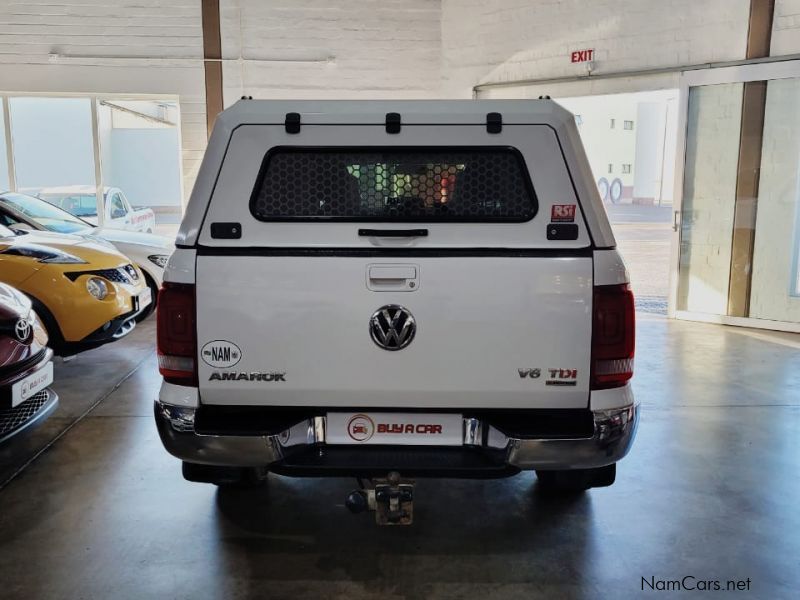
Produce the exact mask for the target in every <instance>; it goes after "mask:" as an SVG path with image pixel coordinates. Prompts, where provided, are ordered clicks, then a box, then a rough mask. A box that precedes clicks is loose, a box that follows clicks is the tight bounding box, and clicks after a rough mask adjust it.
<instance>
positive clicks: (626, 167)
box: [622, 163, 631, 174]
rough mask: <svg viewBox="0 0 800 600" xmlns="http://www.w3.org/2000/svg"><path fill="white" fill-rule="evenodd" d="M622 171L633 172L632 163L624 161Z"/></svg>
mask: <svg viewBox="0 0 800 600" xmlns="http://www.w3.org/2000/svg"><path fill="white" fill-rule="evenodd" d="M622 172H623V173H626V174H627V173H630V172H631V165H630V163H624V164H623V165H622Z"/></svg>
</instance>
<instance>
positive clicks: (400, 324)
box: [369, 304, 417, 350]
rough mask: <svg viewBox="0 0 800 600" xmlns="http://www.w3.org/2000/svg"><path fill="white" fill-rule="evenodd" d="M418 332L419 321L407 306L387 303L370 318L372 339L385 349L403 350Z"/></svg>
mask: <svg viewBox="0 0 800 600" xmlns="http://www.w3.org/2000/svg"><path fill="white" fill-rule="evenodd" d="M416 333H417V322H416V321H415V320H414V315H412V314H411V313H410V312H409V311H408V309H407V308H404V307H402V306H398V305H397V304H387V305H386V306H382V307H380V308H379V309H378V310H376V311H375V312H374V313H373V314H372V317H371V318H370V320H369V334H370V335H371V336H372V341H373V342H375V343H376V344H377V345H378V346H380V347H381V348H383V349H384V350H402V349H403V348H405V347H406V346H408V345H409V344H410V343H411V341H412V340H413V339H414V336H415V335H416Z"/></svg>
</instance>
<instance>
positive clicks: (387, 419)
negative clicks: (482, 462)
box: [325, 411, 464, 446]
mask: <svg viewBox="0 0 800 600" xmlns="http://www.w3.org/2000/svg"><path fill="white" fill-rule="evenodd" d="M326 421H327V422H326V430H325V439H326V443H328V444H354V445H374V444H383V445H400V446H462V445H463V443H464V419H463V417H462V415H460V414H453V413H389V412H373V411H365V412H348V413H340V412H329V413H328V414H327V418H326Z"/></svg>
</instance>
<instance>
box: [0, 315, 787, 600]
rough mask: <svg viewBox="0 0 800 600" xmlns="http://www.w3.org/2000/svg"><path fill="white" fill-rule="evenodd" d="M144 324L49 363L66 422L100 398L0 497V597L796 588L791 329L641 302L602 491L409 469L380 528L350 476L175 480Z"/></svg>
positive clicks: (627, 593)
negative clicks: (629, 375)
mask: <svg viewBox="0 0 800 600" xmlns="http://www.w3.org/2000/svg"><path fill="white" fill-rule="evenodd" d="M152 333H153V327H152V322H149V323H146V324H145V326H144V327H142V328H140V329H138V330H137V331H136V332H134V334H133V336H132V337H131V338H129V339H127V340H125V341H123V342H120V343H119V344H118V345H116V347H109V349H108V350H106V351H105V352H100V353H97V354H95V355H94V357H93V359H92V360H89V359H88V358H86V357H79V358H78V359H76V361H74V362H73V363H67V365H60V366H59V369H58V377H59V379H58V382H59V383H58V388H59V390H58V391H59V392H60V394H61V396H62V398H63V407H62V411H64V412H63V413H62V417H61V418H64V419H67V420H68V419H69V418H70V417H72V416H74V415H77V414H80V413H81V412H82V411H83V410H85V407H86V404H87V403H93V402H94V401H96V400H97V399H98V398H101V397H102V398H103V399H102V401H101V402H100V404H99V405H98V406H97V407H96V408H95V409H94V410H92V411H91V412H90V413H89V414H88V415H87V416H86V418H84V419H83V420H81V421H80V422H78V423H77V424H76V425H75V426H74V427H73V428H72V429H70V430H69V431H68V432H67V433H66V434H65V435H64V436H63V437H61V438H60V439H59V440H58V441H57V442H56V443H55V444H54V445H53V446H52V447H51V448H50V449H49V450H48V451H47V452H45V453H43V454H42V455H41V456H39V458H38V459H36V460H35V461H34V462H33V463H32V464H31V465H29V466H28V467H27V468H26V469H25V470H24V471H23V472H22V474H21V475H19V476H18V477H16V478H15V479H14V480H13V481H12V482H11V483H10V484H8V485H7V486H6V487H5V488H4V489H3V490H2V491H1V492H0V572H2V573H3V597H4V598H37V599H40V598H80V597H86V598H115V599H117V598H172V597H176V598H192V599H199V598H249V597H281V598H288V597H292V598H315V599H316V598H328V597H340V596H341V597H347V598H353V599H359V598H375V599H378V598H380V599H381V600H387V599H397V598H409V599H416V598H444V597H447V598H453V597H457V598H467V597H469V598H475V597H478V598H482V599H483V598H487V599H488V598H503V599H505V598H533V597H540V596H541V597H550V598H552V597H574V598H610V597H613V598H626V597H632V596H636V595H640V594H642V586H643V585H644V584H643V583H642V578H648V580H649V578H650V577H655V578H656V579H681V578H683V577H684V576H686V575H692V576H694V577H696V578H698V579H701V578H702V579H719V580H722V582H723V585H724V584H725V581H726V580H728V579H741V580H744V579H747V578H750V579H751V582H752V583H751V590H752V591H751V593H750V594H749V595H748V594H746V593H742V592H739V595H737V597H739V596H741V597H754V598H790V597H793V595H794V594H795V593H796V590H797V589H798V586H800V568H799V567H800V564H798V558H797V557H798V556H800V536H799V535H798V531H800V511H798V510H797V499H798V498H800V478H798V477H797V474H798V472H799V471H800V446H798V440H800V352H798V351H797V345H796V343H797V337H796V336H795V337H794V338H793V339H792V338H791V337H789V338H787V337H786V336H782V337H781V341H782V343H773V342H772V341H770V338H769V334H768V333H765V332H758V335H757V336H750V335H742V334H741V333H740V332H738V331H736V330H732V329H728V328H723V327H718V326H713V325H706V324H699V323H686V322H669V321H666V320H664V319H662V318H660V317H655V316H647V315H640V321H639V339H638V352H637V375H636V378H635V388H636V393H637V395H638V397H639V398H640V399H641V400H642V402H643V420H642V423H641V427H640V429H639V435H638V439H637V442H636V444H635V446H634V449H633V452H632V454H631V455H630V456H629V457H627V458H626V459H625V460H624V461H623V462H622V463H621V464H620V468H619V472H618V478H617V483H616V484H615V485H614V486H613V487H611V488H607V489H601V490H594V491H591V492H589V493H587V494H585V495H582V496H578V497H574V498H571V499H567V500H553V499H551V498H548V497H546V496H542V495H541V494H539V493H537V487H536V483H535V477H534V476H533V475H532V474H522V475H519V476H517V477H514V478H510V479H504V480H494V481H486V482H482V481H454V480H448V481H435V480H432V481H422V482H421V483H420V484H419V486H418V490H417V507H416V515H415V517H416V523H415V525H413V526H412V527H410V528H381V529H379V528H377V527H376V526H375V525H374V524H372V523H371V522H370V519H369V517H368V516H365V515H360V516H351V515H350V514H348V513H346V512H345V510H344V508H343V506H342V504H343V500H344V498H345V494H346V493H347V492H348V491H349V490H351V489H352V487H353V485H354V484H353V482H352V481H350V480H346V479H336V480H314V479H309V480H298V479H289V478H283V477H277V476H275V477H272V476H271V481H270V484H269V486H268V488H267V489H266V490H264V491H260V492H257V493H248V492H225V493H222V492H217V491H216V489H215V488H213V487H210V486H204V485H200V484H190V483H187V482H184V481H183V480H182V479H181V476H180V466H179V464H178V461H177V460H175V459H173V458H171V457H170V456H168V455H167V454H166V453H165V452H164V451H163V449H162V448H161V445H160V443H159V441H158V437H157V433H156V431H155V427H154V424H153V419H152V414H151V412H152V400H153V398H154V397H155V395H156V393H157V390H158V386H159V380H158V376H157V374H156V364H155V357H154V356H153V354H152V351H151V349H149V348H148V344H149V343H151V336H152ZM765 336H766V337H765ZM124 348H132V349H133V350H134V352H133V353H132V357H131V358H126V359H125V360H126V361H127V362H126V363H125V365H126V366H129V367H130V368H129V369H128V370H130V369H131V368H134V367H135V366H136V364H137V362H138V361H139V360H141V358H142V355H143V358H144V362H143V363H142V364H141V366H140V368H138V370H136V371H134V372H133V373H132V374H131V375H130V376H129V377H128V378H127V379H126V380H125V381H123V382H122V383H121V385H119V387H118V388H116V389H114V386H115V385H116V384H117V383H118V381H119V379H120V378H121V376H122V375H124V374H125V373H127V372H128V371H126V370H125V368H117V367H118V366H119V363H115V364H114V365H112V363H113V362H114V361H119V360H121V351H122V350H123V349H124ZM112 367H113V368H112ZM65 422H66V421H65Z"/></svg>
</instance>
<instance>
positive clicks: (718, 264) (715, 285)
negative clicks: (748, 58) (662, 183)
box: [670, 61, 800, 330]
mask: <svg viewBox="0 0 800 600" xmlns="http://www.w3.org/2000/svg"><path fill="white" fill-rule="evenodd" d="M681 111H682V119H681V127H680V132H679V136H680V139H679V144H678V148H679V154H680V157H679V160H678V164H677V167H676V172H677V176H676V187H677V188H678V189H679V193H678V197H677V202H676V206H675V213H674V223H673V231H674V233H673V242H672V262H673V267H672V273H671V293H670V314H671V315H672V316H676V317H678V318H687V319H695V320H707V321H714V322H721V323H730V324H741V325H749V326H755V327H766V328H772V329H786V330H800V327H798V325H800V175H798V173H800V61H787V62H781V63H767V64H756V65H744V66H741V67H730V68H725V69H713V70H705V71H694V72H687V73H684V75H683V77H682V86H681ZM681 149H682V150H683V151H682V152H680V150H681Z"/></svg>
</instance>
